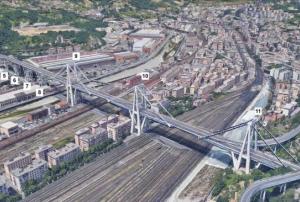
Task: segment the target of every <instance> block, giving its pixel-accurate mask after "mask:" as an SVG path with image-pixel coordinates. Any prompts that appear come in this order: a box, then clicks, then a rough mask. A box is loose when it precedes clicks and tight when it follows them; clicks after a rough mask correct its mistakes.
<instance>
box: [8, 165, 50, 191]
mask: <svg viewBox="0 0 300 202" xmlns="http://www.w3.org/2000/svg"><path fill="white" fill-rule="evenodd" d="M47 170H48V167H47V162H46V161H44V160H33V161H32V164H30V165H28V166H26V167H24V168H16V169H14V170H12V172H11V176H12V183H13V185H14V186H15V187H16V189H17V190H18V191H19V192H21V191H22V185H23V184H24V183H25V182H27V181H28V180H39V179H41V178H42V177H43V176H44V174H45V173H46V172H47Z"/></svg>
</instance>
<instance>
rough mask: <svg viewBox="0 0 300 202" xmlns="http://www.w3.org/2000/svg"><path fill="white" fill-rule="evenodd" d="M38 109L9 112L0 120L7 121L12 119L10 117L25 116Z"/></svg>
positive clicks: (0, 117)
mask: <svg viewBox="0 0 300 202" xmlns="http://www.w3.org/2000/svg"><path fill="white" fill-rule="evenodd" d="M38 108H39V107H37V108H34V109H26V110H17V111H14V112H11V113H10V112H9V113H6V114H3V115H1V116H0V119H7V118H12V117H16V116H22V115H25V114H27V113H29V112H31V111H33V110H35V109H38Z"/></svg>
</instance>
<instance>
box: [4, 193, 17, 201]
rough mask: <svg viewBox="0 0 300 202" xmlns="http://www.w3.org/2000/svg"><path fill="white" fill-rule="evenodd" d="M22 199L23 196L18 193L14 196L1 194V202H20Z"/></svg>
mask: <svg viewBox="0 0 300 202" xmlns="http://www.w3.org/2000/svg"><path fill="white" fill-rule="evenodd" d="M21 199H22V196H21V195H19V194H17V193H16V194H14V195H8V194H3V193H0V202H16V201H20V200H21Z"/></svg>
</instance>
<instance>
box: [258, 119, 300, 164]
mask: <svg viewBox="0 0 300 202" xmlns="http://www.w3.org/2000/svg"><path fill="white" fill-rule="evenodd" d="M258 124H259V125H260V126H261V127H262V128H263V129H264V130H265V131H267V133H268V134H269V135H270V136H271V138H272V139H274V140H275V142H276V143H277V144H278V145H280V146H281V147H282V148H283V149H284V151H285V152H286V153H287V154H288V155H289V156H290V157H292V158H293V159H294V161H295V162H297V163H299V161H298V160H297V159H296V158H295V157H294V156H293V155H292V154H291V153H290V152H289V151H288V150H287V149H286V148H285V147H284V146H283V145H282V144H281V143H280V142H278V140H277V139H276V137H275V136H274V135H273V134H272V133H271V132H270V131H269V130H268V129H267V128H266V127H264V126H263V124H262V123H261V122H260V121H259V122H258Z"/></svg>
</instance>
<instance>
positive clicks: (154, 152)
mask: <svg viewBox="0 0 300 202" xmlns="http://www.w3.org/2000/svg"><path fill="white" fill-rule="evenodd" d="M150 136H155V135H154V134H149V135H147V136H140V137H135V138H131V139H130V140H128V141H126V142H125V143H124V144H123V145H121V146H119V147H117V148H116V149H114V150H112V151H111V152H109V153H107V154H104V155H103V156H101V157H100V158H98V159H97V160H96V161H95V162H93V163H90V164H87V165H85V166H83V167H81V168H80V169H78V170H76V171H74V172H72V173H70V174H68V175H67V176H65V177H63V178H61V179H59V180H57V181H56V182H53V183H51V184H50V185H48V186H46V187H45V188H43V189H42V190H40V191H38V192H36V193H33V194H32V195H30V196H29V197H27V198H25V200H24V201H44V202H47V201H48V202H50V201H164V200H166V199H167V198H168V196H169V195H170V194H171V193H172V191H173V190H174V189H175V188H176V186H177V185H178V184H179V183H180V182H181V181H182V180H183V179H184V178H185V177H186V175H187V174H188V173H189V172H190V171H191V169H192V168H193V167H194V166H195V165H196V164H197V163H198V162H199V161H200V159H202V157H203V156H202V155H201V154H199V153H198V152H195V151H192V150H190V149H188V148H185V147H182V146H181V145H177V144H176V143H174V142H171V141H170V140H167V139H165V140H164V139H162V138H161V137H160V138H156V137H154V138H153V137H150Z"/></svg>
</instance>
